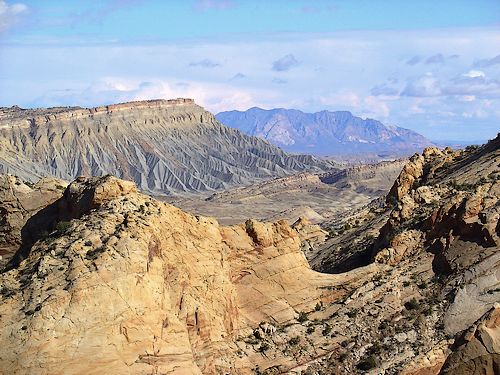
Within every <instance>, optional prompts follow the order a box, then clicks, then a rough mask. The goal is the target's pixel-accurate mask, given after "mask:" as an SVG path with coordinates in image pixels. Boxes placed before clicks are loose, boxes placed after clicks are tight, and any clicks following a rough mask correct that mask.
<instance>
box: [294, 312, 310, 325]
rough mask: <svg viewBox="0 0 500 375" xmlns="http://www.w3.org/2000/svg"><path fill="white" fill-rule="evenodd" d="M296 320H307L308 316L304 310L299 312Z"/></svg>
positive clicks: (301, 321)
mask: <svg viewBox="0 0 500 375" xmlns="http://www.w3.org/2000/svg"><path fill="white" fill-rule="evenodd" d="M297 320H298V321H299V322H300V323H304V322H306V321H308V320H309V316H308V314H307V313H306V312H304V311H301V312H299V316H298V317H297Z"/></svg>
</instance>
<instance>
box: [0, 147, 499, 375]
mask: <svg viewBox="0 0 500 375" xmlns="http://www.w3.org/2000/svg"><path fill="white" fill-rule="evenodd" d="M499 146H500V138H497V139H495V140H493V141H491V142H489V143H488V144H486V145H485V146H482V147H480V148H477V149H474V148H470V149H467V150H465V151H456V152H455V151H452V150H449V149H448V150H443V151H441V150H438V149H435V148H430V149H426V150H425V151H424V152H423V154H422V155H415V156H414V157H412V158H411V160H410V162H409V163H408V164H407V165H406V167H405V168H404V169H403V171H402V172H401V173H400V175H399V177H398V178H397V179H396V182H395V183H394V186H393V189H391V193H390V194H389V195H388V198H387V200H386V203H385V205H384V204H383V203H382V202H379V204H377V205H369V206H368V207H367V208H366V209H365V210H360V211H358V212H353V213H352V215H350V216H346V218H345V222H344V223H345V224H349V225H350V226H349V227H345V228H344V229H343V232H342V233H340V232H336V233H333V232H332V231H330V236H331V238H330V239H328V240H327V241H326V243H325V245H324V246H322V247H321V246H320V247H319V248H318V245H317V243H316V241H320V242H321V241H322V238H321V237H322V236H324V235H325V233H324V232H323V231H321V230H320V228H318V227H317V226H311V225H310V224H309V223H307V221H306V220H303V219H301V220H299V221H298V222H296V223H295V224H294V225H293V227H291V226H289V225H288V223H286V222H285V221H278V222H275V223H261V222H258V221H255V220H248V221H246V222H245V223H244V224H240V225H234V226H229V227H225V226H221V225H219V224H218V223H217V221H216V220H214V219H210V218H205V217H200V216H192V215H189V214H186V213H184V212H182V211H181V210H179V209H177V208H175V207H173V206H170V205H168V204H165V203H162V202H158V201H156V200H154V199H152V198H150V197H147V196H145V195H142V194H140V193H138V192H137V187H136V186H135V185H134V184H133V183H131V182H125V181H122V180H119V179H116V178H114V177H111V176H108V177H103V178H90V179H87V178H79V179H77V180H76V181H75V182H73V183H72V184H70V185H69V186H68V187H67V189H66V190H65V192H64V194H63V196H62V197H61V198H59V199H58V200H56V201H55V202H54V203H52V204H50V205H49V206H47V207H46V208H45V209H43V210H40V211H38V212H37V213H35V214H34V215H33V216H31V217H30V218H29V219H28V221H27V222H26V224H25V226H24V227H23V229H22V230H21V238H22V244H21V246H20V248H19V250H18V252H17V254H16V257H15V258H14V259H13V260H12V261H11V263H10V264H9V266H8V267H7V269H4V270H3V271H2V273H0V340H1V342H2V343H3V345H2V347H1V348H0V368H2V370H4V371H5V372H6V373H9V374H11V373H12V374H24V373H40V374H68V373H70V374H93V373H95V374H98V373H99V374H100V373H132V374H150V373H171V374H185V373H194V374H197V373H198V374H200V373H203V374H250V373H254V374H255V373H257V374H258V373H266V374H276V373H292V374H293V373H296V374H300V373H303V372H306V373H319V372H321V373H323V374H351V373H357V372H358V373H359V372H368V373H370V374H379V373H384V374H406V375H410V374H411V375H417V374H419V375H422V374H470V373H472V374H495V373H497V372H498V368H499V366H500V360H499V356H500V348H499V345H498V342H499V337H500V319H499V313H498V310H499V306H498V302H499V298H498V290H499V283H500V281H499V269H500V258H499V257H500V252H499V250H500V236H499V235H500V225H499V217H500V203H499V197H500V190H499V181H500V179H499V178H500V175H499V162H500V147H499ZM42 224H43V225H44V226H45V228H46V231H44V232H43V234H41V233H38V234H37V235H36V236H28V237H26V236H23V233H26V232H27V231H28V232H32V230H28V229H30V228H40V226H41V225H42ZM330 229H331V228H330ZM312 245H314V246H312ZM308 247H312V248H314V249H313V251H314V252H317V253H318V254H321V253H328V254H327V255H326V257H323V258H322V259H324V260H325V259H326V260H330V261H331V262H332V263H330V264H328V262H322V261H319V262H317V263H315V262H314V261H313V264H314V265H315V267H316V268H317V269H320V270H327V271H330V272H332V271H335V270H336V271H337V272H339V271H345V272H343V273H339V274H321V273H318V272H315V271H313V270H311V269H310V268H309V265H308V263H307V261H306V258H305V257H304V255H303V253H302V252H301V248H302V249H304V250H307V251H309V250H308V249H307V248H308ZM345 252H347V253H348V257H350V259H345V258H343V257H344V256H345V254H344V253H345ZM360 254H361V255H360ZM313 260H314V259H313ZM335 267H337V268H335Z"/></svg>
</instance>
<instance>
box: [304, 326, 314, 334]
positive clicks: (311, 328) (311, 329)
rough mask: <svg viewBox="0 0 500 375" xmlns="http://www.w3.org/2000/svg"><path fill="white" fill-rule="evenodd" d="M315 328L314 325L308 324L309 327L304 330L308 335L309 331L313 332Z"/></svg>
mask: <svg viewBox="0 0 500 375" xmlns="http://www.w3.org/2000/svg"><path fill="white" fill-rule="evenodd" d="M315 330H316V327H314V326H310V327H307V331H306V333H307V334H308V335H310V334H311V333H313V332H314V331H315Z"/></svg>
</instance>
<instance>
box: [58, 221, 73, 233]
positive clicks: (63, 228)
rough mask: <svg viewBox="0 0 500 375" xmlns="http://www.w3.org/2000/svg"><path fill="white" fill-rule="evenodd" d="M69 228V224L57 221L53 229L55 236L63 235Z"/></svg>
mask: <svg viewBox="0 0 500 375" xmlns="http://www.w3.org/2000/svg"><path fill="white" fill-rule="evenodd" d="M70 228H71V222H69V221H59V222H58V223H57V224H56V227H55V229H56V231H57V234H58V235H60V236H62V235H63V234H65V233H66V232H67V231H68V230H69V229H70Z"/></svg>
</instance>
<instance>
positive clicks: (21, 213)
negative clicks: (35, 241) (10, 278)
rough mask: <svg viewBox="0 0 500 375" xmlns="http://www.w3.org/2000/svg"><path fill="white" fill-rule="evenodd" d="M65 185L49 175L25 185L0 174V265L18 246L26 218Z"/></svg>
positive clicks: (56, 196)
mask: <svg viewBox="0 0 500 375" xmlns="http://www.w3.org/2000/svg"><path fill="white" fill-rule="evenodd" d="M66 186H67V183H66V182H64V181H61V180H57V179H51V178H47V179H42V180H40V181H38V182H37V183H36V184H29V185H27V184H26V183H25V182H23V181H22V180H21V179H19V178H17V177H14V176H10V175H0V256H2V257H3V259H2V261H1V262H0V264H2V263H3V261H4V260H5V259H6V258H10V256H12V255H13V253H14V252H15V251H16V250H17V249H18V248H19V246H20V244H21V229H22V228H23V227H24V225H25V224H26V222H27V221H28V219H29V218H30V217H32V216H33V215H34V214H36V213H37V212H38V211H40V210H42V209H44V208H45V207H46V206H47V205H49V204H51V203H52V202H54V201H56V200H57V199H59V198H60V197H61V196H62V194H63V192H64V189H65V188H66Z"/></svg>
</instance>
